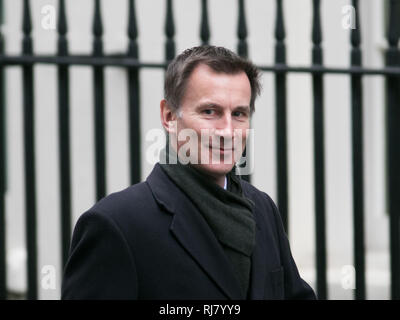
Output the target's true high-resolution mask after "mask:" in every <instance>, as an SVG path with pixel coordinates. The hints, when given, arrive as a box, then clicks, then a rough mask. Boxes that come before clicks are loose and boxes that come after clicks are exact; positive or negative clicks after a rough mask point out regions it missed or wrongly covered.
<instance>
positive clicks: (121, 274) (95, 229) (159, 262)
mask: <svg viewBox="0 0 400 320" xmlns="http://www.w3.org/2000/svg"><path fill="white" fill-rule="evenodd" d="M259 91H260V84H259V72H258V70H257V68H256V67H255V66H254V65H253V64H252V63H250V62H248V61H247V60H244V59H242V58H240V57H238V56H237V55H235V54H234V53H232V52H231V51H229V50H227V49H225V48H221V47H213V46H201V47H195V48H192V49H188V50H186V51H184V52H183V53H182V54H181V55H179V56H177V57H176V58H175V59H174V60H173V61H172V62H171V63H170V65H169V66H168V69H167V72H166V78H165V99H164V100H162V101H161V104H160V115H161V121H162V125H163V127H164V129H165V131H166V133H167V135H168V137H169V141H170V142H169V143H168V145H167V147H168V148H167V149H168V151H169V152H166V151H165V150H164V152H163V153H162V156H161V158H163V156H165V157H166V158H165V160H166V161H160V163H157V164H156V165H155V166H154V168H153V171H152V172H151V174H150V175H149V177H148V178H147V179H146V181H145V182H142V183H139V184H136V185H133V186H131V187H129V188H127V189H125V190H123V191H120V192H117V193H114V194H111V195H109V196H108V197H106V198H104V199H102V200H101V201H99V202H98V203H97V204H95V205H94V206H93V207H92V208H91V209H90V210H89V211H87V212H86V213H84V214H83V215H82V216H81V217H80V219H79V221H78V223H77V225H76V227H75V230H74V235H73V239H72V245H71V254H70V258H69V260H68V262H67V265H66V268H65V272H64V279H63V285H62V298H63V299H315V295H314V292H313V290H312V289H311V288H310V287H309V285H308V284H307V283H305V282H304V281H303V280H302V279H301V278H300V276H299V273H298V270H297V267H296V264H295V262H294V260H293V258H292V255H291V252H290V248H289V243H288V240H287V238H286V235H285V231H284V229H283V226H282V223H281V219H280V216H279V212H278V210H277V208H276V206H275V205H274V203H273V201H272V200H271V199H270V197H269V196H268V195H267V194H265V193H264V192H261V191H259V190H257V189H256V188H255V187H253V186H252V185H251V184H249V183H247V182H245V181H243V180H241V179H240V176H238V175H236V170H235V163H237V162H238V157H237V156H235V155H237V154H239V155H241V154H242V152H243V151H244V148H245V144H246V139H247V137H248V132H249V128H250V117H251V115H252V113H253V112H254V103H255V99H256V96H257V95H258V94H259ZM204 133H207V134H204ZM187 138H189V141H187V140H188V139H187ZM174 160H175V161H174ZM176 160H177V161H176Z"/></svg>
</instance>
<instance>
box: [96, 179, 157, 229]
mask: <svg viewBox="0 0 400 320" xmlns="http://www.w3.org/2000/svg"><path fill="white" fill-rule="evenodd" d="M153 207H154V208H153ZM156 208H157V206H156V204H155V202H154V198H153V196H152V193H151V191H150V189H149V186H148V185H147V183H146V182H140V183H137V184H134V185H131V186H129V187H127V188H125V189H123V190H120V191H117V192H113V193H111V194H109V195H107V196H106V197H104V198H102V199H101V200H99V201H98V202H97V203H95V204H94V205H93V206H92V207H91V208H90V209H89V210H88V212H90V213H93V214H99V215H103V216H107V217H108V218H111V219H112V220H116V221H126V219H129V220H131V219H135V220H138V219H139V220H140V217H141V216H143V215H144V214H145V213H148V212H149V211H152V209H156Z"/></svg>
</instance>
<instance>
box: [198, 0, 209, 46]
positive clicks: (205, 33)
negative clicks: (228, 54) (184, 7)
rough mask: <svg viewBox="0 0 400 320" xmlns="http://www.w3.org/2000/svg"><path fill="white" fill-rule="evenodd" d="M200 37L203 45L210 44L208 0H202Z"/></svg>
mask: <svg viewBox="0 0 400 320" xmlns="http://www.w3.org/2000/svg"><path fill="white" fill-rule="evenodd" d="M200 39H201V43H202V45H208V42H209V40H210V26H209V24H208V4H207V0H201V23H200Z"/></svg>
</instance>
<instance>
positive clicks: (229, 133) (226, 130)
mask: <svg viewBox="0 0 400 320" xmlns="http://www.w3.org/2000/svg"><path fill="white" fill-rule="evenodd" d="M215 135H217V136H219V137H221V138H226V139H231V138H232V137H233V123H232V116H231V115H230V114H226V115H224V116H223V117H221V118H220V119H219V121H218V123H217V128H215Z"/></svg>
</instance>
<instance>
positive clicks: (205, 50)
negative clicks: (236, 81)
mask: <svg viewBox="0 0 400 320" xmlns="http://www.w3.org/2000/svg"><path fill="white" fill-rule="evenodd" d="M200 64H204V65H207V66H208V67H210V68H211V69H212V70H214V71H215V72H217V73H226V74H237V73H240V72H242V71H243V72H245V73H246V75H247V77H248V79H249V82H250V87H251V98H250V113H251V114H252V113H253V112H254V110H255V108H254V103H255V100H256V97H257V96H258V95H259V94H260V91H261V84H260V72H259V70H258V69H257V67H256V66H255V65H254V64H253V63H251V62H250V61H248V60H246V59H244V58H241V57H240V56H238V55H237V54H235V53H233V52H232V51H230V50H228V49H226V48H223V47H215V46H209V45H207V46H199V47H193V48H190V49H186V50H185V51H183V52H182V53H181V54H180V55H178V56H176V57H175V58H174V59H173V60H172V61H171V63H170V64H169V65H168V68H167V71H166V75H165V82H164V97H165V100H167V102H168V105H169V106H170V108H171V109H172V110H173V111H174V112H176V111H178V109H179V107H180V103H181V100H182V97H183V95H184V93H185V90H186V86H187V83H188V79H189V77H190V75H191V74H192V72H193V70H194V69H195V68H196V67H197V66H198V65H200Z"/></svg>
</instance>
